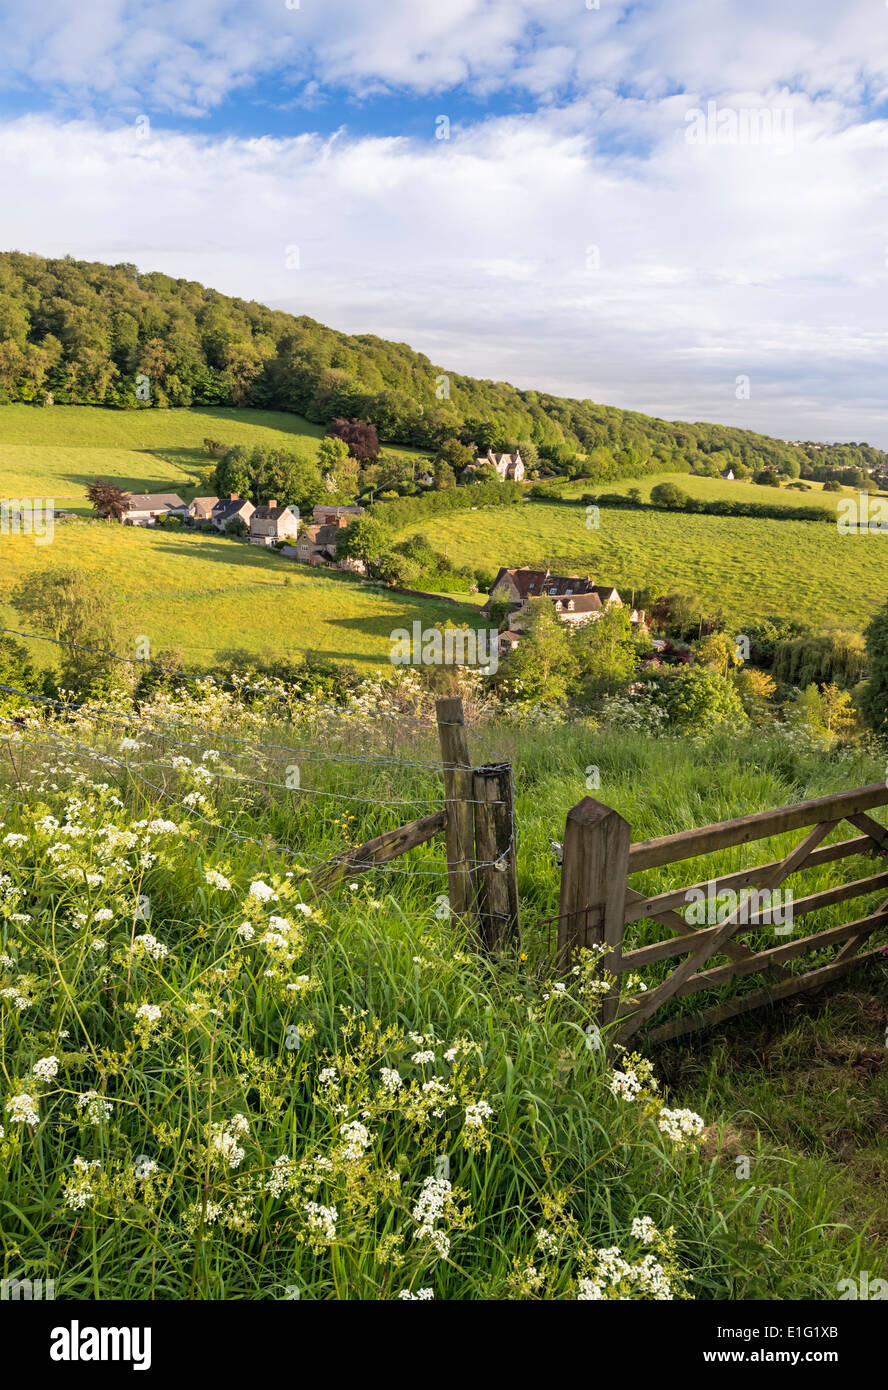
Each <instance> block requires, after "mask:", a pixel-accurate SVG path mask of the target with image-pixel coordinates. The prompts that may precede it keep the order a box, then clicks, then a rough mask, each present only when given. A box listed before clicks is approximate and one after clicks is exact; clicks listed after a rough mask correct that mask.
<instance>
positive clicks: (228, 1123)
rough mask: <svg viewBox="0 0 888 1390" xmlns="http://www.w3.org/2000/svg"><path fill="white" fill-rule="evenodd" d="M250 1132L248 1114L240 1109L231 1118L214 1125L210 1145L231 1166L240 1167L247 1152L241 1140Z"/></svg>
mask: <svg viewBox="0 0 888 1390" xmlns="http://www.w3.org/2000/svg"><path fill="white" fill-rule="evenodd" d="M249 1132H250V1124H249V1121H248V1120H247V1117H246V1115H243V1114H241V1112H240V1111H238V1112H237V1113H236V1114H234V1115H232V1116H231V1118H230V1119H228V1120H222V1121H221V1122H220V1123H219V1124H214V1125H213V1128H212V1130H211V1133H210V1146H211V1148H213V1149H214V1150H215V1151H216V1153H218V1154H219V1155H220V1156H221V1157H222V1158H223V1159H224V1160H225V1162H226V1163H227V1164H228V1166H229V1168H238V1167H240V1165H241V1163H242V1162H243V1160H244V1157H245V1156H246V1152H247V1151H246V1149H245V1148H243V1147H242V1145H241V1143H240V1141H241V1139H245V1138H246V1137H247V1135H248V1134H249Z"/></svg>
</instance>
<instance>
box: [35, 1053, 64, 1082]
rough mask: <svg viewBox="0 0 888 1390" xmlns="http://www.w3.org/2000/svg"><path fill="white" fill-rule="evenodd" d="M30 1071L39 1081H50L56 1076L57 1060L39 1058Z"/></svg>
mask: <svg viewBox="0 0 888 1390" xmlns="http://www.w3.org/2000/svg"><path fill="white" fill-rule="evenodd" d="M31 1070H32V1072H33V1073H34V1075H35V1076H37V1077H39V1078H40V1080H41V1081H51V1080H52V1078H53V1077H54V1076H57V1075H58V1071H59V1059H58V1057H41V1058H40V1059H39V1061H37V1062H35V1063H34V1065H33V1067H32V1068H31Z"/></svg>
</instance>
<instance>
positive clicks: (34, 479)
mask: <svg viewBox="0 0 888 1390" xmlns="http://www.w3.org/2000/svg"><path fill="white" fill-rule="evenodd" d="M323 434H324V431H323V429H322V428H321V426H320V425H312V424H309V422H308V421H307V420H304V419H303V418H302V417H301V416H300V415H288V414H285V413H284V412H282V411H276V410H235V409H232V408H231V407H223V406H219V407H207V406H204V407H201V408H200V409H195V410H127V411H123V410H106V409H103V408H100V407H93V406H84V405H56V406H52V407H51V408H48V409H37V408H35V407H34V406H29V405H4V406H0V495H2V496H4V497H28V496H36V495H41V496H46V497H53V498H54V499H55V501H56V503H57V505H59V506H64V507H69V508H70V509H71V510H75V511H80V512H83V513H84V514H86V513H88V512H89V506H88V504H87V501H86V489H87V487H88V486H89V484H90V483H91V482H92V481H93V479H94V478H95V477H101V478H105V479H106V480H107V481H108V482H114V483H117V484H118V486H120V487H122V488H125V489H126V490H127V491H129V492H171V491H175V492H178V493H179V495H180V496H181V497H182V498H183V499H184V500H185V501H190V499H191V498H192V497H193V496H194V495H195V493H197V492H198V491H199V490H200V474H201V472H202V470H204V469H205V468H207V467H208V466H209V465H210V464H211V463H212V462H213V460H212V459H211V458H210V456H209V455H208V454H207V451H206V450H205V449H204V447H203V441H204V439H218V440H221V441H222V442H223V443H225V444H230V445H235V444H243V445H266V446H268V447H272V448H278V449H282V450H286V451H287V452H288V453H290V454H295V455H297V456H298V457H300V458H314V456H315V455H316V453H317V445H318V440H319V439H321V437H322V436H323ZM386 452H387V453H392V454H401V453H410V454H411V456H412V455H417V454H419V453H421V450H418V449H413V450H406V449H397V448H394V449H388V450H387V451H386Z"/></svg>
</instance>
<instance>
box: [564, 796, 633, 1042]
mask: <svg viewBox="0 0 888 1390" xmlns="http://www.w3.org/2000/svg"><path fill="white" fill-rule="evenodd" d="M631 838H632V831H631V829H630V827H629V825H628V823H627V822H626V821H624V820H623V817H622V816H620V815H618V814H617V812H616V811H612V810H611V808H610V807H609V806H605V805H603V804H602V802H600V801H595V800H594V798H593V797H591V796H585V797H583V800H582V801H580V802H579V803H578V804H577V805H576V806H574V807H573V809H572V810H570V811H568V813H567V825H566V826H565V831H564V853H563V856H562V865H561V894H560V898H559V903H558V916H559V921H558V964H559V967H560V969H562V970H565V971H566V970H568V969H569V968H570V966H571V964H572V958H573V956H574V954H575V952H576V951H577V950H579V949H580V948H581V947H583V946H595V945H598V944H600V943H604V944H605V945H608V946H610V948H611V953H610V954H609V955H607V956H605V958H604V962H603V964H602V969H603V970H604V971H607V972H609V973H610V972H612V969H613V966H614V965H615V964H617V963H618V962H619V960H620V958H621V956H622V951H623V928H624V913H625V910H626V888H627V883H628V871H629V843H630V840H631ZM618 986H619V976H618V978H617V985H616V986H615V987H614V988H613V989H612V990H611V992H610V994H608V995H607V997H606V998H605V999H604V1000H603V1002H602V1004H601V1007H600V1010H599V1016H600V1018H601V1021H602V1023H610V1022H612V1020H613V1019H614V1017H615V1015H616V1012H617V1008H618V1006H619V988H618Z"/></svg>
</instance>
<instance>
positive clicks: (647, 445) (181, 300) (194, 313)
mask: <svg viewBox="0 0 888 1390" xmlns="http://www.w3.org/2000/svg"><path fill="white" fill-rule="evenodd" d="M140 376H141V377H143V378H147V383H148V389H150V396H149V397H148V399H140V390H141V394H143V395H144V394H145V390H146V385H145V383H144V382H143V383H142V386H141V388H140V385H139V382H138V378H139V377H140ZM442 397H443V399H442ZM47 398H51V399H52V400H53V401H54V402H55V403H57V404H62V403H66V404H83V405H106V406H116V407H120V408H132V409H135V408H151V407H157V406H161V407H163V406H168V405H172V406H190V405H209V406H220V405H237V406H255V407H261V408H264V409H278V410H286V411H293V412H295V413H297V414H300V415H304V416H305V417H306V418H307V419H308V420H309V421H311V422H313V423H315V424H319V425H322V426H326V425H327V424H328V423H329V422H330V421H331V420H332V419H334V418H336V417H338V416H345V417H347V418H352V417H354V416H361V417H363V418H366V419H369V420H372V421H373V422H374V423H375V424H376V426H377V429H378V432H379V437H380V439H381V440H382V441H383V442H390V443H399V444H404V445H407V446H411V447H420V448H427V449H436V448H437V447H438V445H439V444H440V443H441V441H442V440H443V439H446V438H449V437H458V438H459V439H461V440H462V442H463V443H473V444H475V445H477V446H478V448H480V449H485V448H487V447H488V446H492V447H493V448H495V449H496V448H504V447H506V446H507V445H509V444H513V443H520V444H522V445H524V444H525V443H528V444H530V445H532V446H535V447H536V450H537V451H538V454H539V456H540V458H541V459H542V460H543V462H544V464H545V463H548V464H549V465H551V466H552V467H554V468H555V469H556V470H557V471H559V472H563V471H570V472H574V473H577V474H579V475H581V476H585V477H590V478H597V479H601V480H606V479H608V478H617V477H634V476H641V475H642V474H646V473H663V472H671V471H687V470H688V469H689V468H695V469H701V468H702V469H709V470H711V471H714V469H715V468H718V469H724V468H727V467H729V466H731V467H735V468H736V467H738V466H739V467H741V468H744V467H745V468H751V469H757V468H761V467H776V468H778V469H780V470H781V471H784V472H787V473H790V474H791V475H792V476H793V477H797V476H798V475H799V471H800V470H801V472H802V473H803V474H805V475H807V476H815V477H824V476H831V471H832V470H842V471H844V472H845V473H846V474H847V476H846V477H845V478H844V479H843V481H847V482H849V483H852V484H853V483H854V482H855V478H854V477H853V476H852V474H853V471H854V470H857V469H861V468H866V467H868V466H877V467H879V468H880V469H882V468H888V455H886V454H884V453H883V452H882V451H881V450H878V449H874V448H871V447H870V446H869V445H866V444H847V445H837V446H818V445H814V444H806V445H802V446H794V445H791V444H788V443H786V442H784V441H781V440H777V439H771V438H769V437H767V436H765V435H758V434H754V433H752V432H751V431H748V430H741V429H736V428H732V427H727V426H723V425H710V424H699V423H698V424H686V423H684V422H675V423H670V422H669V421H666V420H659V419H654V418H651V417H649V416H646V415H639V414H637V413H636V412H634V411H629V410H617V409H615V408H613V407H611V406H605V405H598V404H596V403H595V402H593V401H588V400H586V401H577V400H570V399H567V398H563V397H559V396H550V395H547V394H545V393H544V392H539V391H520V390H518V389H517V388H516V387H514V386H510V385H509V384H508V383H506V382H495V381H480V380H477V379H476V378H473V377H468V376H462V375H459V374H458V373H456V372H452V371H449V370H448V369H446V368H442V367H438V366H435V365H434V364H433V363H432V362H430V360H429V359H428V358H427V357H425V356H424V355H423V354H422V353H418V352H414V351H413V350H412V349H411V348H409V347H408V346H407V345H406V344H405V343H392V342H388V341H386V340H385V339H382V338H376V337H373V336H370V335H366V334H364V335H360V336H357V337H352V336H349V335H348V334H345V333H338V332H336V331H335V330H333V329H331V328H325V327H324V325H323V324H319V323H316V322H315V321H314V320H313V319H309V318H306V317H303V316H300V317H294V316H293V315H291V314H286V313H283V312H281V311H276V310H272V309H268V308H266V307H265V306H263V305H261V304H257V303H255V302H254V301H247V300H243V299H233V298H230V297H229V296H227V295H223V294H219V293H217V292H216V291H215V290H211V289H207V288H206V287H205V286H203V285H200V284H198V283H196V282H195V281H193V280H176V279H173V278H171V277H170V276H168V275H161V274H158V273H149V274H140V273H139V272H138V271H137V269H136V267H135V266H133V265H125V264H124V265H116V266H109V265H104V264H102V263H101V262H84V261H75V260H73V259H71V258H69V257H65V259H63V260H49V259H46V258H44V257H41V256H33V255H26V254H24V253H21V252H17V251H14V252H6V253H0V403H8V402H10V401H22V402H31V401H33V402H36V403H43V402H44V401H46V400H47Z"/></svg>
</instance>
